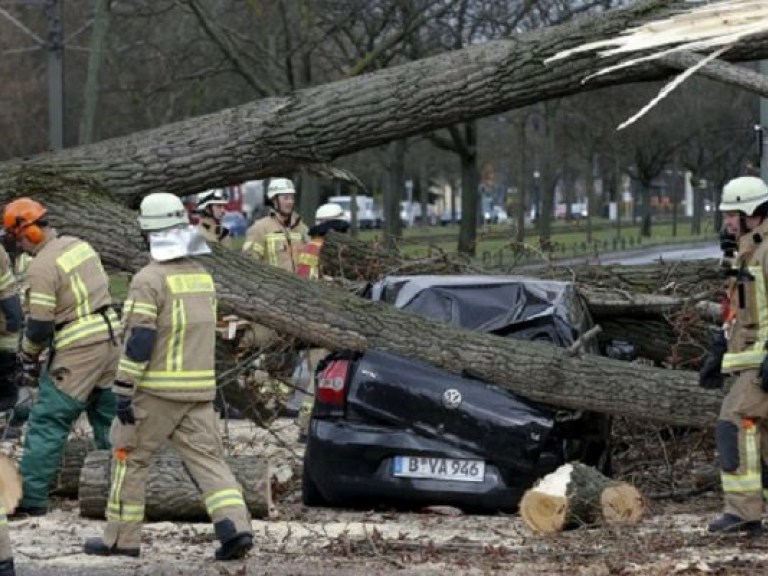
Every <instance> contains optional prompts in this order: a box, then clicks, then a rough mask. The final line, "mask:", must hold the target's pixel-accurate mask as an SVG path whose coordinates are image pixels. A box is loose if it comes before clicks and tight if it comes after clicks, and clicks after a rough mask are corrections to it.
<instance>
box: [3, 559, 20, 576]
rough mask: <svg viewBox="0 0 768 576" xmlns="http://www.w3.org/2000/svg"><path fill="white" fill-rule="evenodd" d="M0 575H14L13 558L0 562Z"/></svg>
mask: <svg viewBox="0 0 768 576" xmlns="http://www.w3.org/2000/svg"><path fill="white" fill-rule="evenodd" d="M0 576H16V570H15V569H14V568H13V558H8V560H3V561H2V562H0Z"/></svg>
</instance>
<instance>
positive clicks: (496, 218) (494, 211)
mask: <svg viewBox="0 0 768 576" xmlns="http://www.w3.org/2000/svg"><path fill="white" fill-rule="evenodd" d="M507 222H509V214H507V211H506V210H504V208H502V207H501V206H494V207H493V208H491V209H490V210H487V211H486V212H485V213H484V214H483V223H484V224H506V223H507Z"/></svg>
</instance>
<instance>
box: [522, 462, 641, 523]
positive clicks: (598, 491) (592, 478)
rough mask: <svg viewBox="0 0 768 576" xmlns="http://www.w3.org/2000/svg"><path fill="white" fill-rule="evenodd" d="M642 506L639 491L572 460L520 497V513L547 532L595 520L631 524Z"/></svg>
mask: <svg viewBox="0 0 768 576" xmlns="http://www.w3.org/2000/svg"><path fill="white" fill-rule="evenodd" d="M644 510H645V504H644V503H643V497H642V496H641V494H640V492H638V490H637V489H636V488H635V487H634V486H632V485H631V484H627V483H626V482H618V481H615V480H611V479H610V478H607V477H605V476H603V475H602V474H601V473H600V472H598V471H597V470H595V469H594V468H591V467H590V466H586V465H584V464H580V463H578V462H573V463H570V464H565V465H563V466H561V467H560V468H558V469H557V470H555V471H554V472H552V473H551V474H548V475H547V476H545V477H544V478H542V479H541V480H539V481H538V482H537V483H536V485H535V486H534V487H533V488H531V489H530V490H528V491H527V492H526V493H525V494H524V495H523V498H522V500H521V501H520V516H521V518H522V519H523V521H525V523H526V525H527V526H528V527H529V528H530V529H531V530H533V531H534V532H538V533H544V534H549V533H552V532H560V531H562V530H565V529H567V528H577V527H579V526H589V525H595V524H606V525H616V524H634V523H637V522H639V521H640V519H641V518H642V516H643V512H644Z"/></svg>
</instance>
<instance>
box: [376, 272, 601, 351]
mask: <svg viewBox="0 0 768 576" xmlns="http://www.w3.org/2000/svg"><path fill="white" fill-rule="evenodd" d="M371 298H372V299H373V300H383V301H386V302H389V303H390V304H393V305H394V306H395V307H396V308H400V309H404V310H407V311H409V312H413V313H415V314H419V315H421V316H426V317H428V318H432V319H434V320H438V321H441V322H445V323H447V324H453V325H456V326H461V327H463V328H466V329H470V330H478V331H482V332H502V331H504V330H507V329H509V328H511V327H512V326H519V325H520V324H521V323H530V322H545V323H554V324H556V325H557V331H558V332H560V333H561V336H562V341H563V342H567V341H569V340H571V338H572V331H573V330H576V331H577V332H581V331H583V329H584V328H585V327H586V325H585V322H587V323H588V322H589V319H588V312H587V311H586V309H585V307H584V305H583V304H582V303H581V302H580V301H579V298H578V291H577V289H576V285H575V284H574V283H573V282H569V281H560V280H542V279H540V278H530V277H527V276H482V275H449V276H387V277H385V278H383V279H382V280H380V281H378V282H376V283H375V284H374V285H373V287H372V290H371Z"/></svg>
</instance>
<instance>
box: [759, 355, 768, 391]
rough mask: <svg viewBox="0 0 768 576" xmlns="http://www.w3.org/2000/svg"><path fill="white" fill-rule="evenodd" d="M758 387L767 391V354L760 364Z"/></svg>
mask: <svg viewBox="0 0 768 576" xmlns="http://www.w3.org/2000/svg"><path fill="white" fill-rule="evenodd" d="M760 388H762V389H763V392H766V393H768V356H766V357H765V358H763V363H762V364H760Z"/></svg>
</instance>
